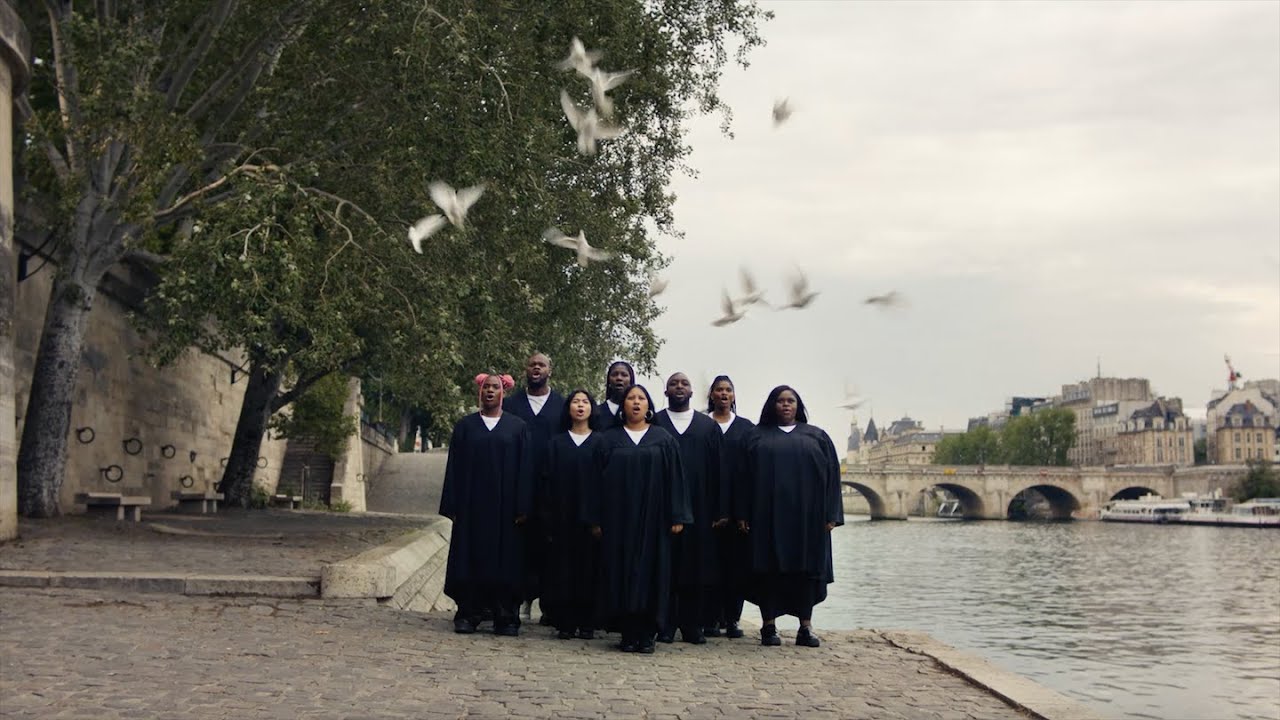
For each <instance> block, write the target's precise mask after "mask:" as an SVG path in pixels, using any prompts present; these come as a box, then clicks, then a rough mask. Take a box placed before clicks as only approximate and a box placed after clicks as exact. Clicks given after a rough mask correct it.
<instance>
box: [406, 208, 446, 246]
mask: <svg viewBox="0 0 1280 720" xmlns="http://www.w3.org/2000/svg"><path fill="white" fill-rule="evenodd" d="M448 222H449V221H448V220H446V219H445V217H444V216H443V215H428V216H426V217H424V218H422V219H421V220H419V221H418V222H416V223H414V224H413V225H411V226H409V242H411V243H413V249H414V250H417V251H418V254H419V255H421V254H422V241H423V240H426V239H427V238H429V237H431V236H432V235H435V234H436V232H437V231H438V230H440V228H442V227H444V226H445V225H447V224H448Z"/></svg>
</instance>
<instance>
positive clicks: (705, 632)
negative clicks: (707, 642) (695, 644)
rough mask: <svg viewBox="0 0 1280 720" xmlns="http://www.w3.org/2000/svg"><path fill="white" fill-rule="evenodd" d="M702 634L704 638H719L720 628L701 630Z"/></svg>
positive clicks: (711, 627) (712, 627)
mask: <svg viewBox="0 0 1280 720" xmlns="http://www.w3.org/2000/svg"><path fill="white" fill-rule="evenodd" d="M702 634H703V635H704V636H706V637H720V627H719V626H717V625H712V626H710V627H706V628H703V629H702Z"/></svg>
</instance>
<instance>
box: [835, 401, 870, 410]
mask: <svg viewBox="0 0 1280 720" xmlns="http://www.w3.org/2000/svg"><path fill="white" fill-rule="evenodd" d="M866 404H867V401H866V400H850V401H848V402H846V403H845V404H843V405H840V406H839V407H841V408H843V409H845V410H857V409H858V408H860V407H862V406H863V405H866Z"/></svg>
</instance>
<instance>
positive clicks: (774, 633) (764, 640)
mask: <svg viewBox="0 0 1280 720" xmlns="http://www.w3.org/2000/svg"><path fill="white" fill-rule="evenodd" d="M760 644H761V645H768V646H770V647H773V646H776V645H781V644H782V638H780V637H778V628H777V627H776V626H774V625H765V626H764V627H762V628H760Z"/></svg>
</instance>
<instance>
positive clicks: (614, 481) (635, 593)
mask: <svg viewBox="0 0 1280 720" xmlns="http://www.w3.org/2000/svg"><path fill="white" fill-rule="evenodd" d="M595 465H596V475H597V479H596V485H595V487H594V488H593V489H592V490H590V491H589V492H587V493H586V494H585V498H586V501H587V505H586V507H585V508H584V510H585V513H584V517H583V520H584V521H585V522H586V523H587V524H588V525H599V526H600V528H601V530H602V531H603V535H602V536H601V538H600V580H599V595H598V596H597V599H598V603H599V604H598V606H597V616H598V618H599V619H600V620H601V621H603V622H604V623H606V624H605V625H601V627H608V626H614V625H617V624H618V622H619V621H621V620H623V619H624V617H625V616H628V615H645V616H647V617H648V618H649V619H650V620H651V621H652V623H653V624H654V625H655V626H656V625H657V623H658V622H659V620H660V619H661V618H664V617H666V614H667V604H668V602H669V599H670V594H671V537H672V536H671V526H672V525H674V524H676V523H681V524H684V525H686V528H685V531H686V532H687V531H688V527H687V526H688V525H689V524H690V523H692V522H693V513H692V512H691V511H690V509H689V491H688V489H687V488H686V487H685V480H684V469H683V467H682V466H681V462H680V447H679V446H678V445H677V444H676V441H675V439H674V438H672V437H671V435H670V434H668V433H667V431H666V430H663V429H662V428H660V427H656V426H653V425H650V426H649V429H648V431H647V432H646V433H645V435H644V437H643V438H641V439H640V443H639V444H636V443H634V442H632V440H631V437H630V436H629V435H627V432H626V430H625V429H624V428H622V427H616V428H613V429H612V430H607V431H605V432H603V433H600V440H599V443H598V444H597V446H596V449H595Z"/></svg>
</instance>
